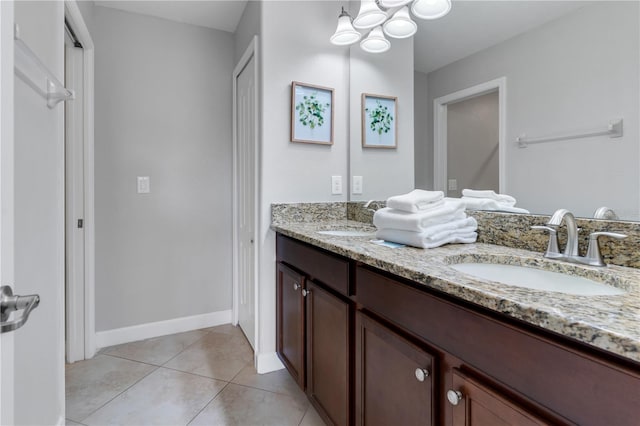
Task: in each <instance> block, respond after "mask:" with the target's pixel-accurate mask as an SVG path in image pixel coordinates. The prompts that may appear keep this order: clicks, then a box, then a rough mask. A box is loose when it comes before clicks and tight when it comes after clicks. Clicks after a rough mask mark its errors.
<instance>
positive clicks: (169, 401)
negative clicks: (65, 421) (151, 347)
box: [84, 368, 227, 426]
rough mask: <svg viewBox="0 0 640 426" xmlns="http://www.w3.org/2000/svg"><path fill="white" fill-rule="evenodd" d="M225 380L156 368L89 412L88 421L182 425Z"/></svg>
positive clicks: (85, 421)
mask: <svg viewBox="0 0 640 426" xmlns="http://www.w3.org/2000/svg"><path fill="white" fill-rule="evenodd" d="M226 384H227V383H226V382H222V381H219V380H214V379H209V378H206V377H200V376H195V375H193V374H187V373H182V372H179V371H174V370H169V369H166V368H159V369H157V370H156V371H154V372H153V373H151V374H150V375H148V376H147V377H145V378H144V379H142V380H141V381H140V382H138V383H136V384H135V385H134V386H132V387H131V388H129V389H128V390H127V391H126V392H124V393H122V394H121V395H119V396H118V397H117V398H115V399H114V400H112V401H111V402H109V403H108V404H107V405H105V406H104V407H102V408H100V409H99V410H98V411H96V412H95V413H93V414H92V415H90V416H89V417H88V418H86V419H85V420H84V423H85V424H87V425H89V426H91V425H103V424H109V425H186V424H187V423H188V422H189V421H190V420H191V419H192V418H193V417H194V416H195V415H196V414H198V412H199V411H200V410H202V408H204V407H205V406H206V405H207V403H209V402H210V401H211V399H213V398H214V397H215V395H217V394H218V393H219V392H220V391H221V390H222V389H223V388H224V387H225V386H226Z"/></svg>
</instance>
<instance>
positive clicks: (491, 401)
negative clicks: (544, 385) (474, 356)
mask: <svg viewBox="0 0 640 426" xmlns="http://www.w3.org/2000/svg"><path fill="white" fill-rule="evenodd" d="M446 398H447V399H448V400H449V403H450V404H452V405H453V425H454V426H501V425H505V426H507V425H520V426H530V425H547V424H549V423H547V422H546V421H544V420H542V419H540V418H539V417H536V416H535V415H533V414H532V413H529V412H527V411H525V410H524V409H522V408H521V407H519V406H518V405H516V404H515V403H514V402H512V401H510V400H509V399H508V398H507V397H505V396H504V395H501V394H500V393H498V392H497V391H495V390H493V389H491V388H489V387H487V386H484V385H482V383H481V382H479V381H478V380H475V379H472V378H470V377H468V376H466V375H464V374H463V373H461V372H460V371H457V370H454V371H453V389H450V390H448V391H447V394H446Z"/></svg>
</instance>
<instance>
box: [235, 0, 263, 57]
mask: <svg viewBox="0 0 640 426" xmlns="http://www.w3.org/2000/svg"><path fill="white" fill-rule="evenodd" d="M261 9H262V2H259V1H256V0H249V1H248V2H247V5H246V6H245V8H244V11H243V12H242V16H241V17H240V21H239V22H238V26H237V27H236V32H235V33H234V35H233V39H234V56H233V57H234V61H233V63H234V64H237V63H238V61H239V60H240V58H242V55H243V54H244V51H245V50H247V47H248V46H249V43H251V40H253V36H254V35H258V36H259V35H260V32H261V30H260V15H261V13H262V12H261Z"/></svg>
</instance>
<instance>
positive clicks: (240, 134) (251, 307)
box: [233, 37, 259, 353]
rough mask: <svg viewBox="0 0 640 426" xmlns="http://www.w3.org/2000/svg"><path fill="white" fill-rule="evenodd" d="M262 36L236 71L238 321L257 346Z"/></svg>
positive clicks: (235, 302)
mask: <svg viewBox="0 0 640 426" xmlns="http://www.w3.org/2000/svg"><path fill="white" fill-rule="evenodd" d="M257 45H258V43H257V37H254V38H253V40H252V41H251V43H250V44H249V47H248V48H247V50H246V51H245V53H244V55H243V56H242V58H241V59H240V61H239V62H238V65H237V66H236V68H235V70H234V72H233V103H234V105H233V323H234V325H240V328H241V329H242V331H243V332H244V334H245V336H246V337H247V340H248V341H249V343H250V344H251V346H252V347H253V349H254V352H256V353H257V352H258V351H257V344H258V342H257V340H258V335H259V333H257V330H258V325H257V324H258V314H257V307H258V303H257V298H258V294H259V293H258V285H257V282H258V280H257V275H256V271H257V269H258V267H257V265H258V250H257V246H258V238H257V229H258V226H257V220H258V215H257V212H256V210H257V206H258V198H257V195H258V180H257V179H258V113H257V108H258V83H257V75H258V72H257V67H258V60H257Z"/></svg>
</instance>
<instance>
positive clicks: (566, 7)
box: [95, 0, 588, 73]
mask: <svg viewBox="0 0 640 426" xmlns="http://www.w3.org/2000/svg"><path fill="white" fill-rule="evenodd" d="M299 1H301V0H299ZM328 1H336V2H339V3H344V1H339V0H328ZM95 3H96V5H98V6H104V7H111V8H115V9H121V10H125V11H128V12H134V13H140V14H143V15H150V16H155V17H158V18H163V19H169V20H172V21H177V22H182V23H185V24H193V25H199V26H203V27H208V28H214V29H218V30H222V31H228V32H234V31H235V30H236V27H237V26H238V22H239V21H240V17H241V16H242V12H243V10H244V7H245V5H246V4H247V0H213V1H211V0H209V1H205V0H199V1H198V0H196V1H191V0H174V1H162V0H161V1H156V0H143V1H111V0H109V1H96V2H95ZM586 3H588V2H587V1H574V0H568V1H540V0H533V1H528V0H509V1H504V0H503V1H484V0H467V1H464V0H453V8H452V9H451V12H450V13H449V14H448V15H447V16H445V17H443V18H441V19H436V20H433V21H426V20H422V19H415V21H416V22H417V23H418V32H417V33H416V35H415V36H414V50H415V60H414V61H415V64H414V65H415V69H416V70H418V71H422V72H425V73H428V72H431V71H433V70H436V69H438V68H441V67H443V66H445V65H447V64H450V63H452V62H455V61H457V60H459V59H462V58H464V57H466V56H469V55H471V54H473V53H475V52H478V51H480V50H483V49H486V48H487V47H490V46H493V45H496V44H498V43H500V42H502V41H505V40H507V39H509V38H512V37H514V36H516V35H518V34H522V33H525V32H527V31H529V30H531V29H533V28H535V27H538V26H540V25H542V24H544V23H545V22H549V21H551V20H554V19H557V18H558V17H560V16H562V15H564V14H566V13H569V12H571V11H573V10H575V9H578V8H580V7H582V6H584V5H585V4H586ZM356 10H357V9H356ZM329 36H330V34H327V35H326V38H327V43H329V41H328V39H329ZM391 42H392V48H393V40H391Z"/></svg>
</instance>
